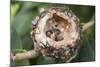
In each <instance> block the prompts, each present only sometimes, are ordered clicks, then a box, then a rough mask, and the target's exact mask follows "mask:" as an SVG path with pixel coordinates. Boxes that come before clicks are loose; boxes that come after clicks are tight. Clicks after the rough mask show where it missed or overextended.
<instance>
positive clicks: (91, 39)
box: [10, 1, 95, 65]
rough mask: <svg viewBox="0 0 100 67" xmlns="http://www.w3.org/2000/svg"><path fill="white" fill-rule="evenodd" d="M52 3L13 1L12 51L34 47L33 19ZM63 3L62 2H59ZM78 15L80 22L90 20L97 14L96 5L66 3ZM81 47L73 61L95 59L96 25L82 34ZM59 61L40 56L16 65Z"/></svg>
mask: <svg viewBox="0 0 100 67" xmlns="http://www.w3.org/2000/svg"><path fill="white" fill-rule="evenodd" d="M51 5H54V4H51V3H37V2H28V1H26V2H21V1H11V23H10V24H11V26H10V27H11V51H14V50H15V51H16V50H17V52H21V51H23V50H31V49H33V47H34V44H33V42H32V39H31V37H30V32H31V30H32V24H31V23H32V20H33V19H34V18H35V17H36V16H37V15H39V10H40V8H48V7H50V6H51ZM59 5H62V4H59ZM63 5H64V6H66V7H69V8H70V9H71V10H72V11H73V12H74V13H75V14H76V16H78V17H79V19H80V22H81V23H82V22H84V23H86V22H88V21H89V20H90V19H91V17H92V16H93V15H94V16H95V6H85V5H84V6H83V5H66V4H63ZM81 44H82V46H81V49H80V51H79V55H78V56H77V58H75V59H74V60H73V61H72V62H86V61H94V60H95V25H94V26H92V28H91V29H89V30H87V31H86V32H84V33H82V34H81ZM52 63H59V62H55V61H52V60H47V59H44V58H43V57H42V56H39V57H37V58H35V59H30V60H21V61H15V64H16V65H32V64H34V65H36V64H52Z"/></svg>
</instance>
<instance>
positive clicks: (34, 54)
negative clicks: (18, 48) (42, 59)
mask: <svg viewBox="0 0 100 67" xmlns="http://www.w3.org/2000/svg"><path fill="white" fill-rule="evenodd" d="M37 56H38V52H36V51H35V50H30V51H27V52H23V53H17V54H16V55H15V56H13V60H23V59H30V58H35V57H37Z"/></svg>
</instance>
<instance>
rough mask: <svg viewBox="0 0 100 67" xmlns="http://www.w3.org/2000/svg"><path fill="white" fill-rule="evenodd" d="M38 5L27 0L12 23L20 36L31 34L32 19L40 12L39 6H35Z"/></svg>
mask: <svg viewBox="0 0 100 67" xmlns="http://www.w3.org/2000/svg"><path fill="white" fill-rule="evenodd" d="M37 5H38V4H34V3H32V2H28V3H27V2H25V3H24V4H23V6H22V9H21V10H20V12H19V13H18V14H17V15H16V17H15V19H14V21H13V23H12V24H13V26H14V27H15V29H16V31H17V32H18V34H19V35H20V36H24V35H25V34H30V31H31V30H32V27H31V26H32V24H31V23H32V20H33V19H34V17H35V16H36V15H37V14H38V12H37V8H35V7H36V6H37Z"/></svg>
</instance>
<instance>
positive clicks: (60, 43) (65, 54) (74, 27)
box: [31, 7, 80, 62]
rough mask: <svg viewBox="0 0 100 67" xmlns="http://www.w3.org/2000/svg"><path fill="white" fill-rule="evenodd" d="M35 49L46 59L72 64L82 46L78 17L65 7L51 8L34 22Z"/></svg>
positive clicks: (33, 37) (32, 33) (32, 34)
mask: <svg viewBox="0 0 100 67" xmlns="http://www.w3.org/2000/svg"><path fill="white" fill-rule="evenodd" d="M32 25H33V30H32V32H31V36H32V39H33V42H34V47H35V48H36V50H37V49H38V50H39V51H40V52H41V53H42V55H43V56H44V57H45V56H46V57H53V58H55V59H63V60H65V61H66V62H70V61H71V60H72V59H73V58H75V57H76V55H77V53H78V50H79V47H80V44H79V41H80V25H79V19H78V18H77V17H76V15H75V14H74V13H73V12H72V11H71V10H69V9H68V8H65V7H51V8H49V9H47V10H45V11H43V12H42V13H41V14H40V16H37V17H36V18H35V20H34V21H33V22H32Z"/></svg>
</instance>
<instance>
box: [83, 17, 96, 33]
mask: <svg viewBox="0 0 100 67" xmlns="http://www.w3.org/2000/svg"><path fill="white" fill-rule="evenodd" d="M94 23H95V21H94V17H93V18H92V20H90V21H89V22H87V23H86V24H84V25H83V26H82V32H84V31H86V30H88V29H89V28H90V27H92V26H93V25H94Z"/></svg>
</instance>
